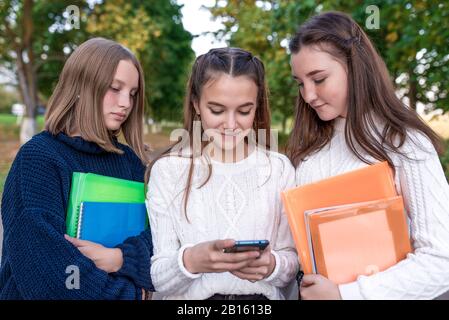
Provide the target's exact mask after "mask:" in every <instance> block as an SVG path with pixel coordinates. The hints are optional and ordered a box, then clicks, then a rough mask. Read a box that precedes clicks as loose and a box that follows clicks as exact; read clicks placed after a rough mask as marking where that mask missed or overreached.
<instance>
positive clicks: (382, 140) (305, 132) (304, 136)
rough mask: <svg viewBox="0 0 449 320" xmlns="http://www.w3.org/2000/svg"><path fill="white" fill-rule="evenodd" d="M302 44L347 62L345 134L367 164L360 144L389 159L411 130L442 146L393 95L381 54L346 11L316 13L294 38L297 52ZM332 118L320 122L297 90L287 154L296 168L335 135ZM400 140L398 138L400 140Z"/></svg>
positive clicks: (293, 49)
mask: <svg viewBox="0 0 449 320" xmlns="http://www.w3.org/2000/svg"><path fill="white" fill-rule="evenodd" d="M304 46H317V47H319V48H320V49H321V50H322V51H324V52H327V53H329V54H331V55H332V56H334V57H336V58H337V59H338V60H339V61H340V62H342V63H343V64H345V65H346V66H347V72H348V83H349V85H348V112H347V120H346V127H345V138H346V141H347V144H348V146H349V148H350V149H351V151H352V152H353V153H354V154H355V155H356V156H357V158H359V159H360V160H361V161H363V162H365V163H368V164H369V161H367V160H366V159H365V158H364V157H363V156H362V155H361V154H360V152H359V151H357V149H356V147H355V146H356V145H359V146H360V147H361V148H362V149H363V150H364V151H365V152H366V153H367V154H368V155H370V156H372V157H373V158H374V159H376V160H379V161H388V163H389V164H390V166H391V167H392V168H394V166H393V162H392V160H391V158H390V157H389V156H388V154H387V152H386V150H390V151H393V152H396V153H399V154H402V155H404V156H405V154H403V153H402V152H400V151H399V148H400V147H401V146H402V145H403V144H404V142H405V139H406V138H407V129H415V130H418V131H420V132H422V133H423V134H424V135H426V136H427V137H428V138H429V139H430V141H431V142H432V144H433V145H434V147H435V148H436V149H437V150H438V151H441V140H440V138H439V137H438V135H437V134H436V133H435V132H433V131H432V129H430V128H429V127H428V126H427V125H426V124H425V123H424V122H423V121H422V120H421V119H420V118H419V117H418V115H417V114H416V112H415V111H414V110H411V109H409V108H407V107H406V106H405V105H404V104H403V103H402V102H401V101H400V100H399V99H398V98H397V97H396V94H395V90H394V87H393V84H392V81H391V79H390V77H389V74H388V70H387V68H386V66H385V63H384V62H383V60H382V58H381V57H380V55H379V54H378V52H377V51H376V49H375V47H374V46H373V44H372V43H371V41H370V39H369V38H368V36H367V35H366V34H365V32H364V31H363V30H362V28H361V27H360V26H359V25H358V24H357V23H356V22H355V21H354V20H353V19H352V18H351V17H349V16H348V15H346V14H344V13H340V12H327V13H323V14H320V15H317V16H314V17H312V18H311V19H310V20H309V21H307V22H306V23H305V24H303V25H302V26H301V27H300V28H299V30H298V31H297V32H296V34H295V35H294V37H293V38H292V39H291V41H290V44H289V48H290V51H291V52H292V54H297V53H298V52H299V51H300V50H301V48H302V47H304ZM374 116H375V117H376V118H377V119H378V120H380V121H381V123H382V124H384V125H385V127H384V128H383V130H382V132H380V131H379V129H378V128H376V126H375V119H374ZM332 135H333V121H322V120H321V119H320V118H319V117H318V115H317V114H316V112H315V111H314V110H313V109H312V108H311V107H310V106H309V105H308V104H307V103H306V102H305V101H304V99H303V98H302V96H301V94H300V93H299V92H298V98H297V103H296V115H295V124H294V128H293V131H292V133H291V135H290V138H289V141H288V145H287V155H288V157H289V158H290V160H291V161H292V163H293V165H294V166H295V167H297V166H298V165H299V163H300V162H301V161H303V160H305V158H306V157H307V156H308V155H310V154H312V153H314V152H316V151H319V150H320V149H321V148H323V147H324V146H325V145H326V144H327V143H328V142H329V141H330V140H331V138H332ZM398 142H399V143H398Z"/></svg>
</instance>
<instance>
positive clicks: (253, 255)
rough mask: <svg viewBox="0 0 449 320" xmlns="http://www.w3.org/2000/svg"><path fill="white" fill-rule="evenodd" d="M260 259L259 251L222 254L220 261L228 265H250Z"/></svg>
mask: <svg viewBox="0 0 449 320" xmlns="http://www.w3.org/2000/svg"><path fill="white" fill-rule="evenodd" d="M259 257H260V252H259V251H245V252H237V253H222V254H221V256H220V260H222V261H223V262H228V263H239V262H247V263H252V262H254V261H255V260H256V259H257V258H259Z"/></svg>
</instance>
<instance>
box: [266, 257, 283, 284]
mask: <svg viewBox="0 0 449 320" xmlns="http://www.w3.org/2000/svg"><path fill="white" fill-rule="evenodd" d="M271 254H272V255H273V256H274V261H275V263H276V265H275V266H274V270H273V272H272V273H271V274H270V275H269V276H268V278H265V280H264V281H267V282H270V281H272V280H274V279H276V277H277V275H278V273H279V269H280V268H281V263H280V258H279V255H278V254H277V253H276V251H273V250H271Z"/></svg>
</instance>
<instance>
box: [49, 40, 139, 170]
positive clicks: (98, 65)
mask: <svg viewBox="0 0 449 320" xmlns="http://www.w3.org/2000/svg"><path fill="white" fill-rule="evenodd" d="M120 60H129V61H130V62H132V63H133V64H134V66H135V67H136V69H137V71H138V73H139V88H138V90H137V92H136V96H135V98H134V102H133V103H134V104H133V107H132V110H131V113H130V114H129V116H128V118H127V119H126V121H125V122H124V123H123V124H122V126H121V128H120V130H117V131H114V132H109V130H108V129H107V127H106V125H105V122H104V118H103V107H102V106H103V98H104V96H105V94H106V92H107V90H108V89H109V87H110V85H111V83H112V81H113V76H114V74H115V72H116V69H117V66H118V64H119V62H120ZM144 87H145V86H144V78H143V72H142V67H141V66H140V63H139V61H138V60H137V59H136V57H135V56H134V54H133V53H132V52H131V51H129V50H128V49H127V48H125V47H123V46H122V45H120V44H118V43H116V42H114V41H111V40H107V39H103V38H93V39H90V40H88V41H86V42H84V43H83V44H81V45H80V46H79V47H78V48H77V49H76V50H75V51H74V52H73V53H72V54H71V56H70V57H69V58H68V59H67V61H66V63H65V65H64V68H63V69H62V72H61V75H60V77H59V81H58V83H57V85H56V88H55V90H54V92H53V94H52V96H51V97H50V99H49V102H48V107H47V113H46V116H45V129H46V130H48V131H49V132H50V133H52V134H54V135H56V134H58V133H60V132H63V133H65V134H67V135H72V134H74V133H75V132H74V131H77V132H78V133H80V134H81V137H82V138H83V139H85V140H88V141H92V142H95V143H97V144H98V145H99V146H101V147H102V148H103V149H105V150H106V151H109V152H114V153H119V154H122V153H123V151H122V150H120V149H119V148H117V147H116V146H115V145H114V143H113V139H112V138H113V137H114V136H118V135H119V133H120V131H121V132H122V133H123V136H124V138H125V140H126V142H127V143H128V144H129V146H130V147H131V148H132V149H133V150H134V152H136V154H137V155H138V156H139V158H140V159H141V160H142V162H143V163H146V162H147V156H146V154H145V148H144V143H143V123H142V119H143V112H144Z"/></svg>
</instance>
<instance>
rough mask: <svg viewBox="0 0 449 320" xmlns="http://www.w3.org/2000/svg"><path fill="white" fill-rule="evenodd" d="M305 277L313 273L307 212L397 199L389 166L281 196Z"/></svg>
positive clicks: (373, 167) (384, 164) (381, 165)
mask: <svg viewBox="0 0 449 320" xmlns="http://www.w3.org/2000/svg"><path fill="white" fill-rule="evenodd" d="M281 196H282V201H283V203H284V207H285V210H286V213H287V217H288V222H289V225H290V229H291V231H292V236H293V239H294V241H295V245H296V249H297V250H298V256H299V260H300V263H301V264H302V268H303V271H304V273H306V274H309V273H312V271H313V270H312V262H311V257H310V252H309V246H308V240H307V234H306V226H305V221H304V212H305V211H306V210H310V209H316V208H323V207H331V206H338V205H346V204H350V203H356V202H366V201H374V200H379V199H384V198H390V197H394V196H397V194H396V189H395V186H394V179H393V174H392V171H391V169H390V167H389V166H388V163H387V162H380V163H377V164H373V165H369V166H366V167H363V168H361V169H357V170H354V171H351V172H347V173H344V174H341V175H338V176H334V177H330V178H327V179H324V180H321V181H318V182H316V183H311V184H307V185H303V186H300V187H296V188H293V189H289V190H285V191H283V192H282V193H281Z"/></svg>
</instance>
